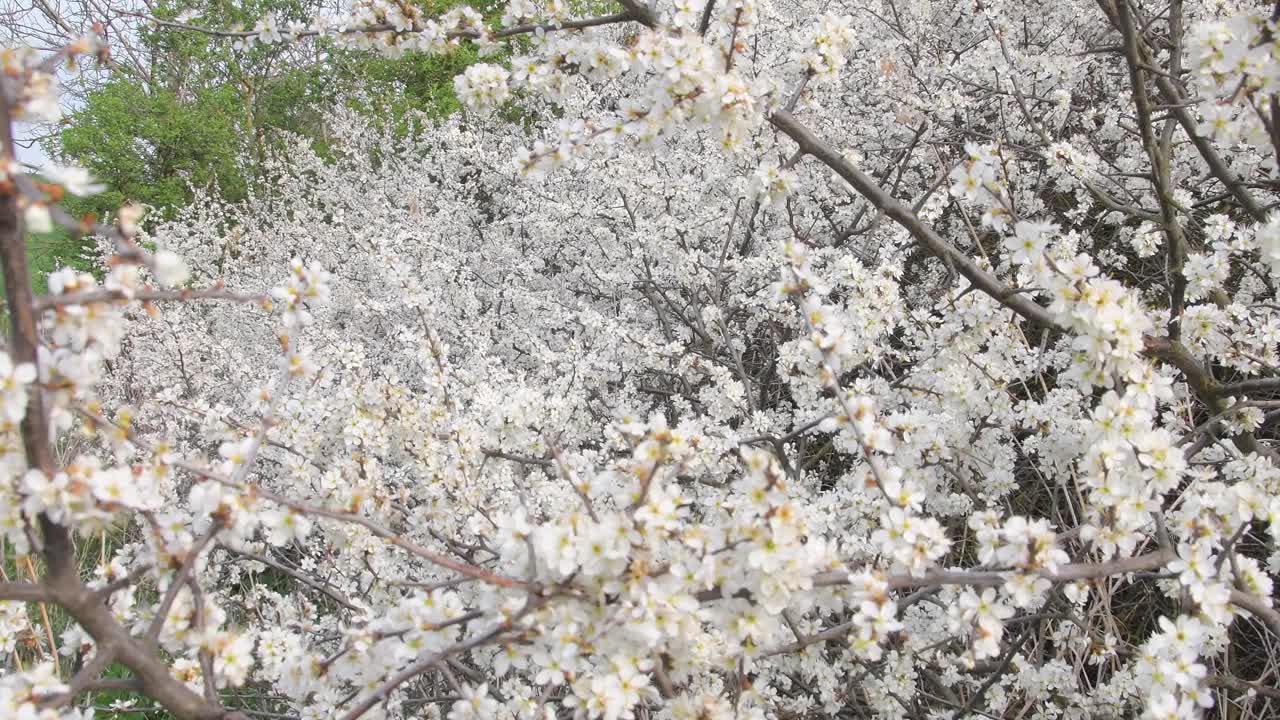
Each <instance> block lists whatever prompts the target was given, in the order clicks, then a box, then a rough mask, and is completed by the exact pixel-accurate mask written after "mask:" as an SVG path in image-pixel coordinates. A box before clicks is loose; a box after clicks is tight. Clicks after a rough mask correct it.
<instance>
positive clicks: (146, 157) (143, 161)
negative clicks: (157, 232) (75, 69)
mask: <svg viewBox="0 0 1280 720" xmlns="http://www.w3.org/2000/svg"><path fill="white" fill-rule="evenodd" d="M238 107H239V100H238V98H237V97H236V96H235V93H234V92H233V91H231V90H230V89H228V88H211V89H207V90H206V89H202V90H199V91H198V92H196V93H194V95H193V97H191V98H190V99H187V100H185V101H184V100H182V99H180V98H179V97H178V95H177V94H176V93H174V92H172V91H169V90H165V89H159V90H156V89H152V90H150V91H148V89H147V88H145V87H143V86H142V85H140V84H138V83H134V82H131V81H129V80H127V79H120V80H114V81H112V82H110V83H108V84H107V85H106V86H104V87H103V88H102V89H100V90H99V91H97V92H95V93H94V94H93V95H91V96H90V98H89V102H88V103H87V104H86V106H85V107H84V108H83V109H82V110H80V111H79V112H77V113H75V114H74V115H73V116H72V118H71V123H70V125H69V127H67V128H66V129H65V130H64V131H63V132H62V137H61V140H62V149H63V151H64V152H65V153H66V154H67V155H68V156H70V157H72V158H74V159H75V160H76V161H77V162H78V163H80V164H83V165H84V166H85V167H87V168H88V169H89V170H90V172H92V173H93V175H94V177H96V178H98V179H99V180H101V181H102V182H104V183H105V184H106V185H107V190H106V191H105V192H103V193H101V194H99V195H96V196H94V197H92V198H88V199H86V200H82V201H78V202H77V203H75V205H78V206H80V207H75V208H74V209H75V210H84V211H87V212H93V213H95V214H97V215H99V216H106V215H108V214H110V213H111V212H113V211H114V210H115V209H116V208H119V207H120V206H121V205H123V204H125V203H127V202H131V201H132V202H142V203H146V204H148V205H152V206H155V207H157V208H159V209H161V211H162V212H163V211H165V210H167V209H169V208H173V207H177V206H180V205H182V204H183V203H185V202H187V201H188V200H189V199H190V193H189V190H188V183H191V184H194V185H195V186H197V187H207V186H210V185H215V186H216V187H217V189H218V190H219V191H221V192H222V193H223V194H224V195H225V196H226V197H228V198H231V199H237V198H239V197H243V195H244V192H245V181H244V179H243V177H242V176H241V172H240V167H239V163H238V162H237V155H238V153H239V147H238V143H239V141H238V137H239V128H238V127H237V126H236V123H235V122H234V120H233V118H234V117H235V114H236V113H237V111H238Z"/></svg>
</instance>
